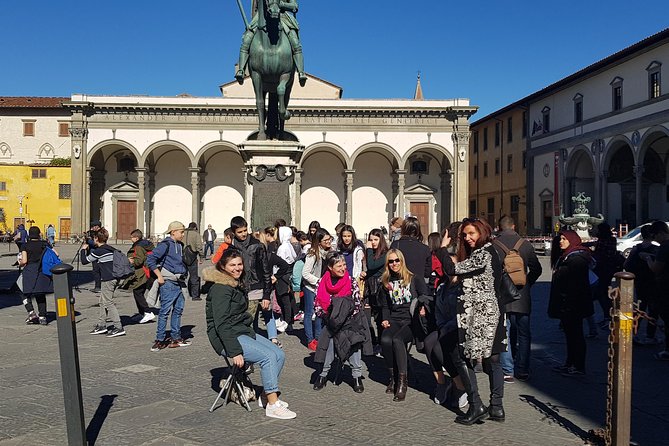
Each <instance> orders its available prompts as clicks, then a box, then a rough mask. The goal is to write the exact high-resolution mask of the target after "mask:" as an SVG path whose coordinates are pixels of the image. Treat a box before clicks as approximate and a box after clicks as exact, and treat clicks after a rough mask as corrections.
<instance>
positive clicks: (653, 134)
mask: <svg viewBox="0 0 669 446" xmlns="http://www.w3.org/2000/svg"><path fill="white" fill-rule="evenodd" d="M665 137H669V130H667V128H666V127H664V126H662V125H655V126H653V127H651V128H649V129H648V130H646V131H645V132H644V134H643V136H642V137H641V139H640V140H639V161H640V162H643V160H644V157H645V154H646V151H647V150H648V149H649V148H650V146H651V145H652V144H653V143H655V142H657V141H658V140H659V139H662V138H665Z"/></svg>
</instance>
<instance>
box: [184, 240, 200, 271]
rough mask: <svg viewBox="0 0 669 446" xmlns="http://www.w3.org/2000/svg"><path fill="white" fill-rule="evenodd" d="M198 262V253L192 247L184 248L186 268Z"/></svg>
mask: <svg viewBox="0 0 669 446" xmlns="http://www.w3.org/2000/svg"><path fill="white" fill-rule="evenodd" d="M196 260H197V252H196V251H193V250H192V249H191V247H190V245H187V246H186V247H185V248H184V253H183V262H184V264H185V265H186V266H191V265H192V264H193V263H195V261H196Z"/></svg>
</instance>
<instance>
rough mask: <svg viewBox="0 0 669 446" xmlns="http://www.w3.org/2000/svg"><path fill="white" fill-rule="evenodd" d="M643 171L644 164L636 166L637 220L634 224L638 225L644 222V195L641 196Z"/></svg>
mask: <svg viewBox="0 0 669 446" xmlns="http://www.w3.org/2000/svg"><path fill="white" fill-rule="evenodd" d="M643 171H644V168H643V166H639V165H636V166H634V170H633V172H634V179H635V180H636V189H635V192H636V194H635V197H634V199H635V201H636V215H635V219H636V221H635V222H634V226H638V225H640V224H641V222H642V220H641V219H642V211H643V204H642V203H643V202H642V200H643V197H642V196H641V189H642V187H643Z"/></svg>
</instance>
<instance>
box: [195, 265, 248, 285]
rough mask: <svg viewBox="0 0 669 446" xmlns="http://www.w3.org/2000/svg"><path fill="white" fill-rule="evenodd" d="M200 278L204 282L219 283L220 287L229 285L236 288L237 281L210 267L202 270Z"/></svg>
mask: <svg viewBox="0 0 669 446" xmlns="http://www.w3.org/2000/svg"><path fill="white" fill-rule="evenodd" d="M202 278H203V279H204V280H205V282H213V283H220V284H221V285H229V286H231V287H238V286H239V281H238V280H235V279H233V278H232V277H231V276H230V275H229V274H228V273H223V272H221V271H219V270H217V269H216V267H214V266H212V267H209V268H205V269H203V270H202Z"/></svg>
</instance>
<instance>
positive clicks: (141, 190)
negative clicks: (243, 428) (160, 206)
mask: <svg viewBox="0 0 669 446" xmlns="http://www.w3.org/2000/svg"><path fill="white" fill-rule="evenodd" d="M147 170H148V169H147V168H146V167H135V172H137V227H138V228H139V230H140V231H142V233H143V234H146V227H145V226H144V214H145V212H146V207H145V203H146V200H145V186H146V185H145V183H144V174H145V173H146V171H147Z"/></svg>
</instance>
